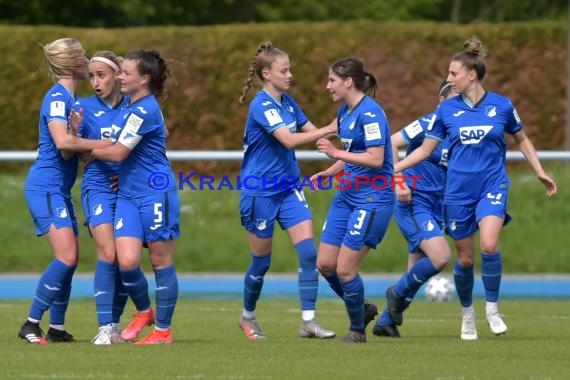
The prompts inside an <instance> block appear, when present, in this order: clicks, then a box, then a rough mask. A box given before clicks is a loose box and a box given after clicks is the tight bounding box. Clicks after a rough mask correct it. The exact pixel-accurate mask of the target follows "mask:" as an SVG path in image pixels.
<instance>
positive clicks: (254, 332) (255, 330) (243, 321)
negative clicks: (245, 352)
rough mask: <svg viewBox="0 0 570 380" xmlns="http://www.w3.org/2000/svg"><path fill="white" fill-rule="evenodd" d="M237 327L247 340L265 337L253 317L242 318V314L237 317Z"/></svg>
mask: <svg viewBox="0 0 570 380" xmlns="http://www.w3.org/2000/svg"><path fill="white" fill-rule="evenodd" d="M239 327H240V329H242V330H243V332H244V333H245V336H246V337H247V339H249V340H259V339H261V340H263V339H267V337H266V336H265V334H264V333H263V331H261V327H260V326H259V322H257V319H255V317H254V318H251V319H249V318H244V317H243V315H242V316H241V317H240V318H239Z"/></svg>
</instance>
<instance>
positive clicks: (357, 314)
mask: <svg viewBox="0 0 570 380" xmlns="http://www.w3.org/2000/svg"><path fill="white" fill-rule="evenodd" d="M341 285H342V290H343V292H344V297H343V298H344V305H345V306H346V311H347V313H348V318H349V319H350V329H351V330H354V331H360V332H364V283H363V282H362V278H360V275H358V274H357V275H356V277H354V278H353V279H352V280H350V281H347V282H344V283H342V284H341Z"/></svg>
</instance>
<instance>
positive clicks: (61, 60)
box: [42, 38, 89, 80]
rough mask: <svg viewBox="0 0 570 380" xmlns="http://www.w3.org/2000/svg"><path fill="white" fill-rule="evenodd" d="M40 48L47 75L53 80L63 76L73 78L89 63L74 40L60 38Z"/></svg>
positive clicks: (83, 51)
mask: <svg viewBox="0 0 570 380" xmlns="http://www.w3.org/2000/svg"><path fill="white" fill-rule="evenodd" d="M42 48H43V51H44V56H45V60H46V65H47V68H48V70H49V74H50V76H51V77H52V78H53V79H54V80H58V79H59V78H61V77H63V76H75V75H76V73H78V72H79V70H80V69H84V68H85V67H86V66H87V64H88V62H89V61H88V60H87V58H86V57H85V49H83V46H81V43H80V42H79V41H78V40H76V39H74V38H60V39H58V40H55V41H53V42H50V43H47V44H45V45H43V46H42Z"/></svg>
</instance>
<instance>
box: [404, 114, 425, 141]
mask: <svg viewBox="0 0 570 380" xmlns="http://www.w3.org/2000/svg"><path fill="white" fill-rule="evenodd" d="M400 133H401V134H402V137H403V138H404V140H405V141H406V142H407V143H408V145H411V144H412V143H420V142H421V141H423V139H424V136H425V130H424V127H422V123H421V122H420V119H418V120H416V121H414V122H412V123H410V124H408V125H406V126H405V127H404V128H402V130H401V131H400Z"/></svg>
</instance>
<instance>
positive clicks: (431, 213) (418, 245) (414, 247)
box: [373, 80, 456, 338]
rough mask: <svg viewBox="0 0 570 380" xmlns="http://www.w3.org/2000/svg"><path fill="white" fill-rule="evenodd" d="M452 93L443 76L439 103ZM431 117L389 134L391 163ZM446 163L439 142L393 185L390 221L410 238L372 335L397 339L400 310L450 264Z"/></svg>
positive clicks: (412, 145) (413, 144) (419, 138)
mask: <svg viewBox="0 0 570 380" xmlns="http://www.w3.org/2000/svg"><path fill="white" fill-rule="evenodd" d="M455 95H456V94H455V92H454V91H453V89H452V88H451V82H448V81H447V80H445V81H443V82H442V83H441V84H440V86H439V101H440V102H442V101H444V100H446V99H449V98H450V97H452V96H455ZM432 118H433V113H431V114H428V115H424V116H422V117H420V118H419V119H417V120H416V121H414V122H413V123H410V124H409V125H408V126H406V127H405V128H403V129H402V130H400V131H398V132H396V133H394V134H393V135H392V136H391V139H392V151H393V154H394V156H393V157H394V162H398V150H399V149H400V148H403V147H406V146H407V152H406V154H410V152H413V151H414V149H416V148H417V147H418V146H420V145H421V143H422V142H423V140H424V138H425V134H426V131H427V127H428V125H429V123H430V122H431V120H432ZM442 145H445V144H442ZM446 166H447V149H445V148H443V149H442V147H441V146H438V148H437V149H436V150H435V151H434V152H433V154H432V155H431V156H430V157H429V158H428V159H427V160H425V161H423V162H421V163H420V164H418V165H417V166H415V167H413V168H411V169H409V170H406V172H405V173H404V176H405V178H406V183H404V184H403V186H402V187H400V186H396V187H395V191H396V197H397V201H396V208H395V210H394V219H395V220H396V222H397V223H398V227H400V231H401V232H402V234H403V235H404V238H405V239H406V241H407V242H408V252H409V255H408V271H407V272H406V273H405V274H404V275H403V276H402V277H401V278H400V280H399V281H398V282H397V283H396V284H395V285H394V286H392V287H390V288H389V289H388V291H387V294H388V307H386V308H385V309H384V312H383V313H382V315H381V316H380V318H378V321H377V322H376V326H374V329H373V333H374V335H378V336H389V337H393V338H399V337H400V333H399V331H398V328H397V327H396V326H397V325H401V324H402V322H403V321H402V319H403V317H402V312H403V311H404V309H406V308H407V307H408V306H409V305H410V303H411V302H412V300H413V298H414V296H415V294H416V293H417V291H418V290H419V289H420V287H421V286H422V284H423V283H425V282H426V281H427V280H428V279H429V278H431V277H433V276H435V275H436V274H437V273H439V272H440V271H441V270H443V268H444V267H445V266H446V265H447V263H449V260H450V258H451V250H450V249H449V245H448V244H447V241H446V240H445V237H444V236H443V232H442V226H443V189H444V187H445V168H446ZM395 175H400V173H395ZM390 301H392V302H390ZM389 306H392V309H390V307H389Z"/></svg>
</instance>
